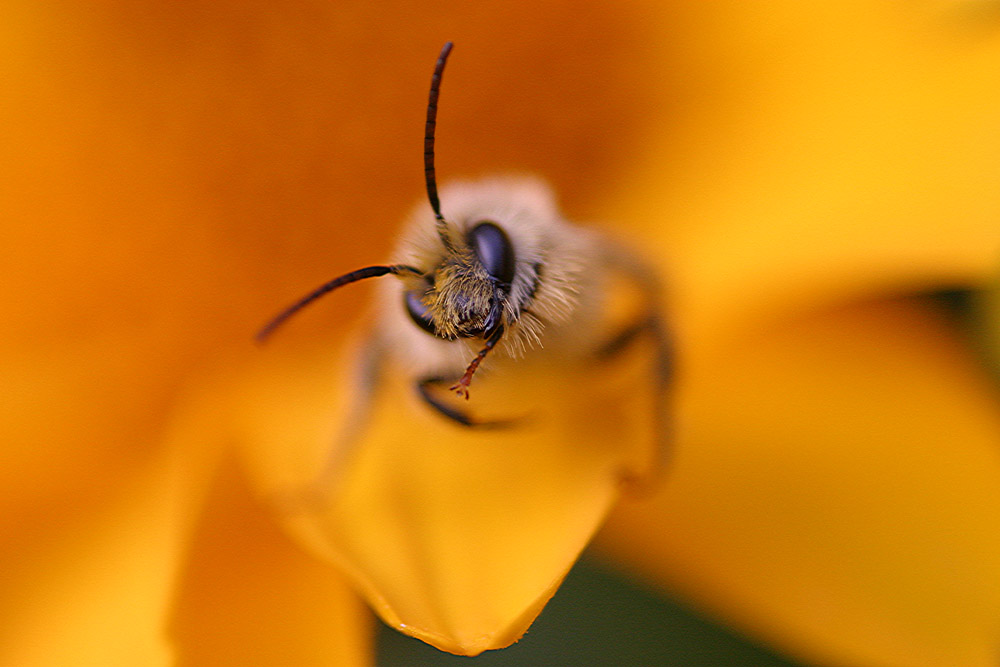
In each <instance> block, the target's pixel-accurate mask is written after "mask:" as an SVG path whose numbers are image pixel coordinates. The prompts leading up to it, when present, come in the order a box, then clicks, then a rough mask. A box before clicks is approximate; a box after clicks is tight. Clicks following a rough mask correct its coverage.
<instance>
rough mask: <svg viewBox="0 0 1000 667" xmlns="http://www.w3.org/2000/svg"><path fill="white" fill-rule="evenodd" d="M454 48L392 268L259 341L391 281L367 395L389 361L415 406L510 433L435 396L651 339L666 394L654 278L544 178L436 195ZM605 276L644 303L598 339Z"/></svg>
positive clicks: (432, 109)
mask: <svg viewBox="0 0 1000 667" xmlns="http://www.w3.org/2000/svg"><path fill="white" fill-rule="evenodd" d="M451 50H452V43H451V42H448V43H447V44H445V45H444V47H443V48H442V50H441V53H440V55H439V57H438V59H437V62H436V64H435V67H434V73H433V76H432V78H431V86H430V96H429V99H428V103H427V120H426V125H425V131H424V173H425V182H426V188H427V198H428V200H429V202H430V210H429V211H428V210H427V209H426V207H425V205H422V206H420V207H419V208H418V209H417V210H415V211H414V213H413V214H412V216H411V219H410V221H409V225H408V227H407V229H406V230H405V232H404V234H403V236H402V240H401V243H400V245H399V247H398V248H397V251H396V261H395V262H394V263H391V264H383V265H376V266H368V267H365V268H361V269H357V270H355V271H351V272H350V273H346V274H344V275H342V276H339V277H337V278H334V279H333V280H331V281H329V282H327V283H325V284H323V285H320V286H319V287H317V288H316V289H314V290H313V291H312V292H309V293H308V294H306V295H305V296H303V297H302V298H301V299H299V300H298V301H296V302H295V303H293V304H291V305H290V306H288V307H287V308H286V309H284V310H283V311H281V312H280V313H278V315H276V316H275V317H274V318H273V319H272V320H271V321H270V322H268V323H267V324H266V325H265V326H264V327H263V328H262V329H261V330H260V332H259V333H258V334H257V339H258V340H259V341H263V340H265V339H267V338H268V337H269V336H270V335H271V334H272V333H273V332H274V331H275V330H276V329H277V328H278V327H280V326H281V325H283V324H284V323H285V322H286V321H287V320H288V318H290V317H291V316H293V315H295V314H296V313H298V312H299V311H300V310H301V309H303V308H304V307H306V306H307V305H309V304H311V303H312V302H314V301H315V300H317V299H319V298H320V297H321V296H323V295H325V294H327V293H329V292H331V291H333V290H335V289H338V288H340V287H342V286H344V285H348V284H350V283H354V282H358V281H360V280H367V279H368V278H375V277H380V276H393V277H395V278H396V279H397V280H396V281H388V282H385V281H384V282H383V283H382V284H381V285H380V288H381V293H380V297H381V298H380V300H379V303H380V304H381V309H380V312H379V314H378V323H377V325H376V326H375V327H374V329H373V332H372V335H371V336H370V338H369V340H368V345H367V347H366V350H365V353H364V354H363V357H364V361H363V362H362V364H361V365H362V375H361V382H360V384H361V385H362V388H363V389H364V393H367V394H370V393H371V392H372V391H374V389H375V387H376V386H377V384H378V375H379V372H378V369H379V367H380V360H381V359H383V358H384V357H385V356H386V355H390V356H392V357H393V358H395V359H396V360H397V361H400V362H402V364H403V365H404V366H406V367H407V368H408V369H409V372H410V373H411V376H412V381H413V386H414V389H415V391H416V393H417V395H418V396H419V398H420V399H421V400H422V401H423V402H424V403H425V404H426V405H427V406H428V407H429V408H430V409H432V410H434V411H435V412H436V413H438V414H439V415H441V416H442V417H443V418H446V419H448V420H450V421H452V422H454V423H456V424H458V425H461V426H464V427H470V428H491V427H502V426H509V425H511V424H512V423H515V422H516V421H517V420H496V419H493V420H485V419H481V418H477V417H476V416H475V415H474V414H472V413H471V412H470V411H468V410H467V409H466V407H464V406H465V405H467V404H465V403H463V402H462V401H460V400H455V399H454V398H451V399H450V400H449V399H448V394H447V392H446V391H445V390H444V388H449V389H450V390H451V391H453V392H455V394H457V395H458V397H460V398H464V399H465V400H466V401H467V400H468V399H469V396H470V386H471V384H472V380H473V377H474V376H476V374H477V372H478V371H479V369H480V367H481V366H482V367H484V368H485V367H488V366H490V365H491V364H494V363H496V364H501V363H510V362H516V360H517V359H518V358H520V357H522V356H524V355H527V354H533V353H538V352H539V351H540V350H541V349H542V346H543V345H544V346H545V353H547V354H563V355H568V356H571V357H573V358H582V359H586V358H588V357H592V358H593V359H595V360H600V359H607V358H609V357H613V356H615V355H616V354H618V353H619V352H621V351H622V350H624V349H625V348H627V347H629V346H630V345H631V343H632V342H633V341H635V340H636V339H637V338H639V337H640V336H648V337H649V338H650V339H651V340H652V341H653V342H654V349H655V359H654V360H653V361H652V363H650V364H649V368H650V371H651V376H652V385H651V386H652V390H653V391H654V392H657V394H658V395H659V394H663V393H664V392H665V391H666V388H667V385H668V381H669V377H670V368H671V360H670V357H671V355H670V345H669V343H668V338H667V335H666V329H665V327H664V324H663V318H662V316H661V312H660V286H659V281H658V279H657V276H656V273H655V271H653V270H652V269H650V268H649V267H647V266H646V265H645V264H643V263H642V262H640V261H638V260H637V259H636V257H635V256H634V255H633V254H632V253H631V252H629V251H627V250H626V249H624V248H623V247H621V246H619V245H618V244H617V243H614V242H612V241H611V240H609V239H608V238H606V237H605V236H603V235H600V234H598V233H597V232H595V231H591V230H587V229H584V228H581V227H577V226H575V225H573V224H571V223H569V222H567V221H566V220H564V219H563V217H562V215H561V214H560V212H559V210H558V207H557V206H556V203H555V200H554V198H553V196H552V193H551V191H550V190H549V188H548V187H547V186H546V185H545V184H544V183H542V182H541V181H538V180H535V179H531V178H506V179H504V178H493V179H487V180H481V181H473V182H459V183H453V184H451V185H449V186H447V187H444V188H442V190H441V196H440V198H439V195H438V187H437V180H436V177H435V168H434V140H435V128H436V118H437V104H438V96H439V93H440V88H441V79H442V75H443V73H444V68H445V63H446V62H447V60H448V56H449V54H450V53H451ZM442 201H444V203H445V205H446V206H445V208H444V211H445V212H446V213H447V215H444V213H443V212H442V206H441V202H442ZM608 273H617V274H619V275H621V276H623V277H625V278H626V279H628V280H629V281H631V282H632V283H633V284H635V285H636V286H637V287H638V288H639V291H640V292H641V293H642V295H643V302H644V303H643V305H642V307H641V308H640V312H639V314H638V315H637V316H636V317H635V318H634V321H632V322H631V323H628V324H626V325H625V326H624V327H622V328H621V330H620V331H618V332H613V334H612V335H610V336H606V337H605V339H604V340H596V338H597V336H598V333H599V331H600V327H599V322H600V321H601V315H602V313H601V312H600V309H601V304H602V303H603V299H602V294H603V291H604V290H605V282H606V281H605V280H604V279H605V277H606V274H608ZM470 357H471V360H470ZM660 403H663V401H658V402H657V404H660Z"/></svg>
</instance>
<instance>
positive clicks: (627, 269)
mask: <svg viewBox="0 0 1000 667" xmlns="http://www.w3.org/2000/svg"><path fill="white" fill-rule="evenodd" d="M603 258H604V261H605V263H606V264H607V266H608V267H609V268H610V269H612V270H614V271H617V272H619V273H621V274H622V275H624V276H625V277H626V278H628V279H629V280H631V281H632V282H634V283H635V284H636V285H637V286H638V287H639V289H640V291H641V292H642V293H643V295H644V297H645V299H646V306H645V309H644V311H643V313H642V314H641V315H640V316H639V317H638V318H636V320H635V321H634V322H633V323H632V324H629V325H627V326H625V327H624V328H623V329H622V330H621V331H619V332H618V333H617V334H615V335H613V336H611V337H610V338H609V339H608V340H606V341H605V342H604V343H603V344H601V345H600V346H599V347H598V348H597V349H596V350H595V358H596V359H597V360H598V361H603V360H609V359H613V358H614V357H617V356H618V355H619V354H622V353H624V352H625V351H626V350H628V349H629V348H631V347H632V345H634V344H635V343H636V342H637V341H638V340H639V339H641V338H642V337H644V336H646V337H649V338H650V340H651V341H652V343H653V348H654V349H653V357H654V358H653V359H652V361H651V363H650V364H648V366H649V369H650V379H651V382H652V391H653V401H654V406H655V408H654V415H653V418H654V428H655V435H654V437H655V446H656V456H655V459H654V465H653V467H652V468H651V470H650V472H649V474H648V475H646V476H644V477H643V478H639V479H636V478H634V477H630V478H629V479H628V480H627V481H628V482H630V485H631V487H632V488H633V489H635V490H636V491H638V492H640V493H645V492H648V491H650V490H651V489H653V488H655V487H656V486H657V484H658V482H659V481H660V480H661V479H662V478H663V476H664V474H665V473H666V471H667V469H668V467H669V465H670V460H671V454H672V448H671V444H672V440H673V437H672V436H673V434H672V430H671V419H670V406H669V398H670V385H671V381H672V379H673V375H674V351H673V340H672V338H671V336H670V331H669V328H668V326H667V323H666V319H665V318H664V316H663V314H662V312H661V309H660V299H661V294H662V288H661V285H660V281H659V278H658V276H657V274H656V272H655V271H653V270H652V269H651V268H650V267H648V266H647V265H645V264H644V263H642V262H640V261H639V260H638V259H637V258H636V256H635V255H633V254H632V253H631V252H629V251H628V250H627V249H625V248H623V247H621V246H619V245H617V244H615V243H613V242H610V243H608V244H606V245H605V246H603Z"/></svg>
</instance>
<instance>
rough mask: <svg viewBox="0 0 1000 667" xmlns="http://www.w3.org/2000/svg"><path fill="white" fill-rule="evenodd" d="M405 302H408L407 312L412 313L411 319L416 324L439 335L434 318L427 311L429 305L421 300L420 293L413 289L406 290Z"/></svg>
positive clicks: (434, 334) (432, 333) (430, 332)
mask: <svg viewBox="0 0 1000 667" xmlns="http://www.w3.org/2000/svg"><path fill="white" fill-rule="evenodd" d="M403 303H404V304H406V312H407V313H409V314H410V319H411V320H413V322H414V324H416V325H417V326H418V327H420V328H421V329H423V330H424V331H426V332H427V333H429V334H431V335H432V336H437V335H438V332H437V328H436V327H435V326H434V320H432V319H431V316H430V313H428V312H427V306H425V305H424V302H423V301H421V300H420V294H418V293H417V292H413V291H410V292H406V293H405V294H404V295H403Z"/></svg>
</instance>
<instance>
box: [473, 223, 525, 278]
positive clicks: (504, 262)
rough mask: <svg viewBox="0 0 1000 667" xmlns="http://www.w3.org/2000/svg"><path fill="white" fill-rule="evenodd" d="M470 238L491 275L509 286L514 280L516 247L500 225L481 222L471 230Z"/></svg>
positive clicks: (478, 256)
mask: <svg viewBox="0 0 1000 667" xmlns="http://www.w3.org/2000/svg"><path fill="white" fill-rule="evenodd" d="M468 239H469V245H471V246H472V249H473V250H474V251H475V252H476V257H477V258H478V259H479V262H480V263H481V264H482V265H483V268H484V269H486V272H487V273H489V274H490V276H492V277H493V278H495V279H496V280H497V281H498V282H500V283H502V284H504V285H507V286H509V285H510V284H511V283H512V282H514V247H513V246H512V245H511V244H510V239H509V238H507V234H506V233H505V232H504V231H503V230H502V229H500V227H498V226H497V225H495V224H493V223H492V222H480V223H479V224H478V225H476V226H475V227H473V228H472V230H471V231H470V232H469V237H468Z"/></svg>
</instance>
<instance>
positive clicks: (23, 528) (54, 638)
mask: <svg viewBox="0 0 1000 667" xmlns="http://www.w3.org/2000/svg"><path fill="white" fill-rule="evenodd" d="M169 470H170V468H169V466H167V465H166V464H165V462H164V461H163V460H160V459H158V460H156V461H154V462H153V464H152V465H149V466H147V467H146V469H145V470H142V471H138V470H134V471H133V472H132V473H131V475H130V476H129V477H123V476H122V475H120V474H117V475H115V477H113V478H112V479H113V484H112V486H113V487H114V493H113V494H111V497H110V498H108V497H107V496H106V495H98V496H87V495H82V496H78V497H76V498H73V499H72V501H69V500H66V501H65V502H66V504H65V505H64V506H63V507H62V508H61V510H62V511H61V512H59V513H58V514H55V515H51V516H44V515H36V514H33V513H31V512H30V511H28V508H21V513H20V519H21V521H20V522H19V525H18V526H17V528H18V530H16V532H14V531H12V530H10V529H8V530H7V531H6V532H5V533H4V539H3V553H4V567H3V574H2V581H3V586H2V588H3V597H2V600H0V614H2V616H3V618H4V624H3V629H2V641H0V646H2V648H0V662H2V663H3V664H9V665H39V666H45V665H53V666H55V665H109V666H111V665H122V666H128V665H167V664H172V660H171V657H172V651H171V649H170V646H169V643H168V641H167V638H166V633H165V629H164V628H165V626H164V622H165V619H166V615H167V610H168V608H169V605H170V602H171V585H172V584H173V578H174V573H175V570H176V568H177V565H178V562H179V560H180V557H181V544H180V540H179V538H180V533H179V527H180V525H179V522H178V512H177V501H178V496H177V487H176V484H175V482H176V480H175V479H174V478H173V477H172V476H171V475H169V472H168V471H169ZM93 474H95V475H99V474H100V471H96V470H95V471H94V473H93ZM105 484H108V480H107V478H106V479H105ZM7 518H8V520H9V518H10V517H7Z"/></svg>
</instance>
